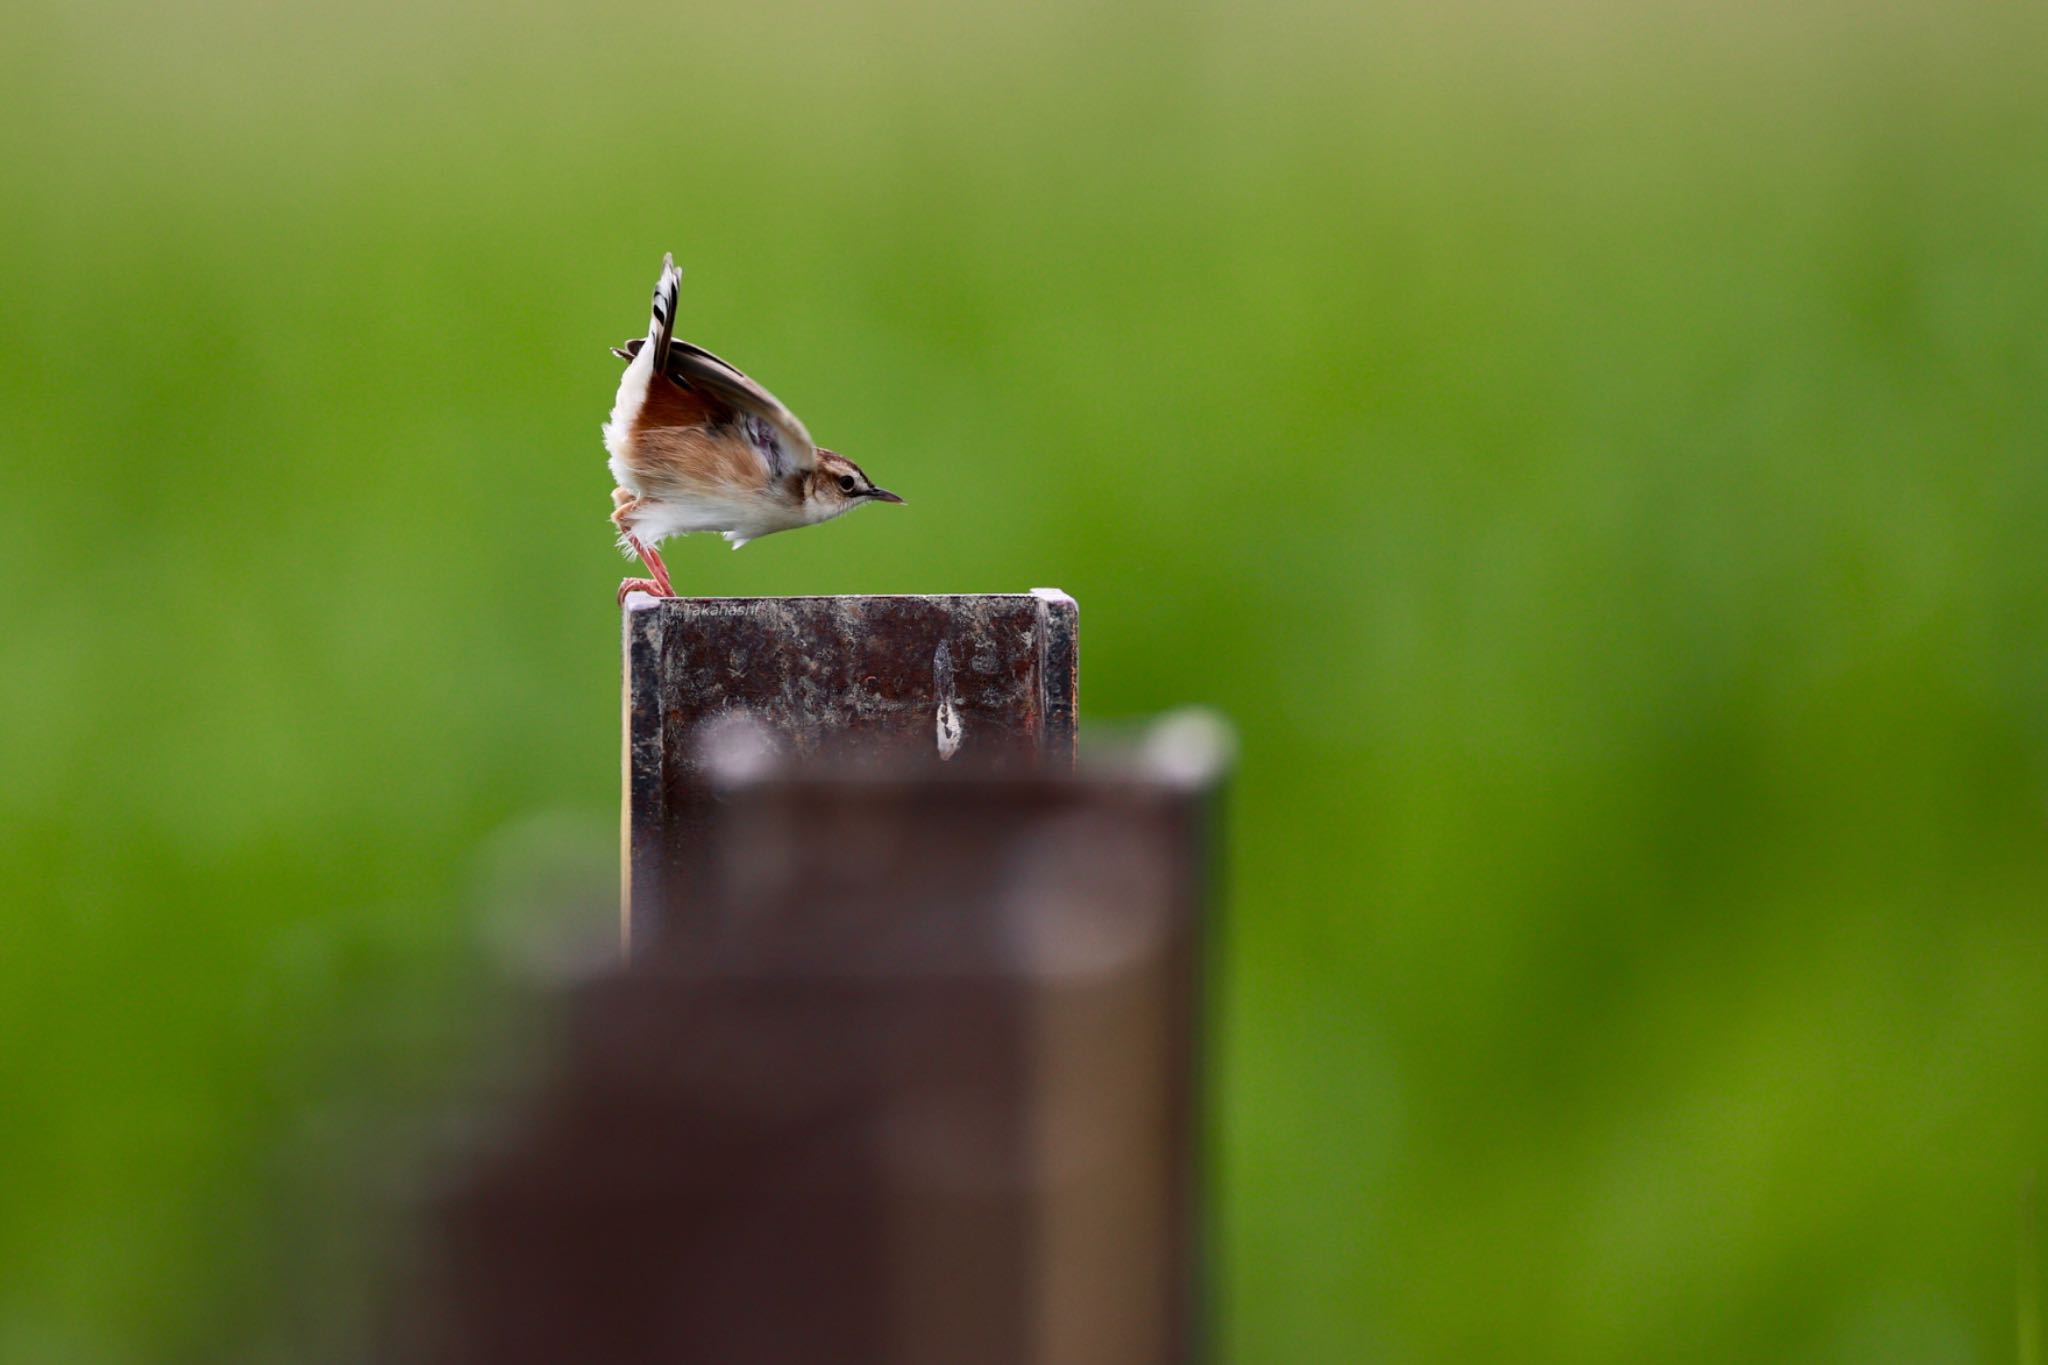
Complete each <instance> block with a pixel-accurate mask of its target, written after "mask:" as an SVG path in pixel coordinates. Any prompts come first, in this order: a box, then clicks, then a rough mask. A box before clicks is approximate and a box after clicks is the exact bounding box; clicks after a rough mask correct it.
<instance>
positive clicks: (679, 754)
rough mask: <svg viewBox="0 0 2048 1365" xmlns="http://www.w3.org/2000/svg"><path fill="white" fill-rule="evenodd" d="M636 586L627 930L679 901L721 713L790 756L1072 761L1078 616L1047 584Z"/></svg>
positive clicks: (628, 629)
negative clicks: (819, 592)
mask: <svg viewBox="0 0 2048 1365" xmlns="http://www.w3.org/2000/svg"><path fill="white" fill-rule="evenodd" d="M643 600H646V601H647V605H646V606H645V607H643V608H641V609H639V610H634V611H629V612H628V613H627V614H626V625H625V672H626V687H625V770H626V772H625V801H626V819H625V832H624V838H625V841H626V847H625V851H624V858H623V862H624V866H625V888H624V920H625V924H624V931H625V935H626V941H627V943H628V944H629V945H635V946H637V945H640V944H643V943H645V942H647V941H649V940H651V939H652V938H653V937H654V936H656V935H658V934H659V933H660V932H661V929H662V921H661V916H662V915H663V914H664V913H667V912H673V913H674V914H675V915H677V916H679V917H682V918H687V917H688V915H689V913H690V912H689V910H688V909H687V899H688V897H687V892H686V888H684V887H679V886H677V885H675V884H674V883H675V879H676V877H677V875H678V873H679V872H680V870H681V869H680V867H679V861H678V860H679V858H681V859H686V858H688V857H690V856H692V855H693V853H694V851H695V849H696V846H697V845H699V844H700V843H701V842H702V839H703V837H704V831H705V829H706V827H707V823H708V822H709V821H710V819H711V818H712V815H713V813H714V812H713V808H714V802H715V798H714V797H713V796H712V795H711V793H710V792H708V791H707V790H706V788H705V785H704V782H703V780H702V778H703V773H702V771H701V768H700V764H699V758H698V755H699V751H700V747H701V742H702V740H703V738H704V735H705V731H706V728H707V727H710V726H715V725H716V724H717V723H718V722H720V721H721V720H724V719H727V718H730V717H734V716H744V717H746V718H747V719H748V720H749V721H751V722H752V723H754V724H756V725H758V726H760V727H762V728H763V729H764V730H765V731H766V732H767V734H768V735H769V736H770V738H771V740H772V743H773V746H774V748H775V750H776V751H777V752H778V753H781V754H784V755H786V756H789V757H792V758H796V759H810V758H816V757H819V756H821V755H825V754H830V755H833V756H836V757H839V758H867V759H876V758H896V759H903V758H908V757H912V756H925V755H931V756H935V757H937V758H939V759H942V760H947V761H951V762H957V763H960V764H962V765H966V766H972V767H977V768H983V769H991V770H998V771H1010V772H1017V771H1028V770H1031V769H1036V768H1039V767H1041V766H1045V765H1051V766H1065V765H1071V763H1072V762H1073V757H1074V696H1075V687H1076V642H1075V631H1076V625H1077V621H1076V611H1075V607H1074V599H1073V598H1071V597H1068V596H1067V595H1066V594H1065V593H1063V592H1060V591H1058V590H1057V589H1053V588H1040V589H1038V590H1036V591H1034V592H1030V593H989V594H962V595H953V596H933V597H731V598H670V599H667V600H665V601H660V602H655V601H653V600H652V599H643Z"/></svg>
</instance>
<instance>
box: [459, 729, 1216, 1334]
mask: <svg viewBox="0 0 2048 1365" xmlns="http://www.w3.org/2000/svg"><path fill="white" fill-rule="evenodd" d="M721 752H722V753H723V754H725V755H726V757H724V758H722V759H721V758H719V757H717V756H716V755H717V754H718V753H721ZM1148 752H1149V754H1150V756H1149V757H1147V758H1144V759H1138V760H1131V761H1127V762H1119V763H1113V764H1110V765H1108V766H1106V767H1098V766H1096V765H1093V764H1086V765H1083V767H1082V769H1081V771H1079V772H1073V771H1064V770H1063V771H1039V772H1027V773H1008V774H1003V773H991V772H987V771H976V770H967V769H962V768H960V767H958V766H956V765H951V764H946V765H938V764H916V765H911V766H910V767H909V768H908V769H907V770H906V768H905V767H904V765H900V764H898V765H885V766H883V767H882V768H881V769H880V770H879V771H877V770H876V769H875V768H874V767H873V766H864V767H858V768H848V767H845V766H843V765H840V764H836V763H833V762H831V761H829V760H825V761H816V762H811V763H806V764H803V765H800V766H798V765H789V764H786V763H778V762H776V761H773V760H771V761H769V762H768V763H767V764H766V766H765V770H764V769H763V767H762V766H761V765H759V764H758V763H757V762H756V760H755V758H753V757H751V756H749V751H747V750H745V749H744V748H742V747H738V746H730V745H727V746H723V747H722V748H714V751H713V756H710V757H706V758H703V759H700V760H699V765H700V769H699V770H700V780H701V781H703V782H704V783H705V784H706V786H707V788H708V789H710V790H713V791H715V792H716V793H717V794H718V798H719V805H718V806H717V808H716V810H717V817H716V819H715V820H714V821H713V822H712V823H711V824H710V825H709V826H708V827H707V829H706V830H705V831H704V833H703V842H702V844H701V846H700V848H699V849H698V857H697V858H696V859H694V863H695V865H696V866H697V867H698V869H699V870H700V871H701V872H703V873H704V880H703V881H701V882H700V883H698V884H696V885H695V886H693V887H692V888H691V890H690V894H689V896H688V897H687V903H686V904H685V905H683V906H681V907H679V913H678V914H677V916H676V917H675V920H674V929H675V932H673V933H671V934H668V935H665V936H664V937H662V938H661V939H660V940H658V941H656V942H653V943H650V944H649V945H647V947H646V950H645V951H643V952H640V953H638V954H636V955H635V957H634V959H633V960H632V961H631V963H630V964H628V965H625V966H623V967H621V968H618V969H616V970H613V971H607V972H605V973H603V974H601V975H600V976H598V977H597V978H595V979H592V980H589V981H587V982H585V983H584V984H583V985H581V986H580V987H578V988H577V989H576V991H575V993H574V999H573V1005H572V1007H571V1008H570V1010H569V1017H570V1020H571V1025H570V1030H569V1033H568V1035H567V1037H566V1038H565V1039H564V1042H563V1045H562V1047H561V1048H560V1056H561V1064H560V1066H559V1068H558V1069H557V1071H556V1073H555V1075H554V1077H553V1079H552V1080H551V1081H550V1082H549V1083H548V1084H547V1085H546V1086H545V1087H544V1088H543V1089H542V1090H541V1092H540V1093H539V1094H538V1095H537V1096H536V1097H535V1099H534V1101H533V1103H532V1105H531V1106H530V1108H529V1112H528V1116H527V1118H526V1119H525V1120H524V1121H523V1122H521V1123H520V1124H518V1125H516V1126H514V1127H512V1128H511V1129H509V1130H507V1131H506V1132H505V1134H504V1137H503V1140H502V1141H500V1142H499V1143H497V1144H494V1146H493V1148H492V1149H491V1150H492V1154H491V1155H490V1156H489V1157H488V1158H487V1159H485V1160H483V1161H481V1162H480V1163H479V1164H477V1165H476V1166H474V1167H473V1168H472V1169H471V1170H470V1171H469V1172H468V1174H467V1176H466V1178H465V1179H463V1180H461V1181H459V1182H457V1183H456V1184H455V1185H454V1186H453V1187H452V1188H450V1189H448V1190H447V1191H445V1194H444V1197H443V1198H442V1199H441V1201H440V1202H439V1204H438V1208H439V1214H438V1217H437V1220H436V1223H435V1228H436V1236H435V1237H434V1238H433V1239H431V1242H430V1246H429V1248H428V1255H427V1257H426V1262H427V1264H428V1265H429V1266H430V1267H431V1273H430V1274H429V1275H428V1276H427V1277H426V1278H425V1279H423V1280H422V1281H421V1283H420V1286H419V1288H420V1290H421V1292H422V1293H423V1294H424V1296H425V1297H424V1299H423V1302H424V1303H426V1304H427V1305H428V1306H429V1307H430V1308H431V1310H432V1312H431V1314H430V1318H429V1320H428V1321H427V1322H426V1323H424V1324H423V1326H424V1328H425V1331H424V1342H425V1349H424V1350H423V1352H422V1355H423V1358H425V1359H432V1360H434V1361H435V1362H436V1363H437V1365H465V1363H466V1362H479V1365H481V1362H490V1365H526V1363H527V1362H532V1363H533V1365H541V1363H542V1362H547V1363H548V1365H553V1362H558V1361H564V1360H602V1361H605V1362H607V1365H655V1363H656V1362H663V1363H665V1365H668V1363H674V1362H707V1363H710V1362H738V1361H744V1362H747V1363H748V1365H818V1362H824V1361H830V1362H833V1363H834V1365H961V1363H962V1362H973V1363H974V1365H1189V1362H1191V1361H1194V1360H1196V1359H1198V1358H1199V1356H1200V1349H1199V1345H1200V1343H1199V1338H1200V1333H1199V1330H1198V1322H1197V1320H1198V1315H1199V1304H1200V1285H1199V1282H1198V1279H1197V1276H1196V1264H1197V1254H1198V1247H1197V1240H1198V1238H1197V1226H1198V1219H1197V1213H1196V1211H1197V1208H1198V1190H1197V1180H1196V1173H1195V1172H1196V1142H1197V1135H1198V1133H1199V1129H1200V1125H1199V1123H1198V1121H1197V1108H1198V1105H1197V1095H1198V1081H1197V1078H1198V1074H1199V1070H1198V1067H1199V1058H1198V1055H1197V1046H1196V1039H1197V1038H1198V1036H1199V1029H1198V1020H1199V1016H1200V1012H1201V1010H1200V975H1199V964H1200V943H1201V933H1202V924H1203V919H1204V909H1203V907H1204V904H1205V900H1206V894H1207V886H1206V881H1207V871H1208V867H1209V856H1208V855H1209V847H1208V845H1209V838H1210V809H1211V801H1210V797H1211V794H1212V792H1213V789H1214V784H1215V781H1216V778H1217V776H1218V768H1219V760H1218V758H1217V756H1216V755H1215V754H1214V753H1210V754H1208V755H1207V756H1206V757H1205V756H1203V755H1200V754H1197V755H1196V756H1195V760H1194V761H1192V762H1191V761H1188V755H1187V752H1186V751H1185V750H1183V751H1181V752H1180V753H1178V754H1169V755H1166V756H1165V757H1164V758H1162V757H1161V756H1160V754H1159V753H1158V752H1157V751H1156V750H1149V751H1148Z"/></svg>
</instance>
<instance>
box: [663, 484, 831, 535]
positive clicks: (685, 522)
mask: <svg viewBox="0 0 2048 1365" xmlns="http://www.w3.org/2000/svg"><path fill="white" fill-rule="evenodd" d="M629 520H630V521H631V523H632V526H633V533H634V534H635V535H637V536H639V537H640V538H641V539H642V540H649V541H659V540H666V539H668V538H669V537H670V536H683V535H689V534H690V533H691V532H693V531H716V532H720V533H722V534H724V536H725V537H726V538H727V539H728V540H731V541H732V542H733V543H734V544H735V545H738V544H741V543H744V542H746V541H749V540H758V539H760V538H761V537H762V536H767V535H773V534H775V533H776V532H777V531H789V530H793V529H795V528H796V527H798V526H802V525H804V524H805V518H804V515H803V513H802V512H801V511H799V510H798V509H796V508H793V507H785V506H783V505H782V504H781V503H780V502H779V501H775V500H770V499H768V498H765V497H721V496H718V495H715V494H713V495H703V494H694V493H692V494H675V493H668V494H657V495H655V496H653V497H643V498H642V499H641V501H640V502H639V504H638V505H637V506H635V507H634V509H633V512H632V514H631V516H630V517H629Z"/></svg>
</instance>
